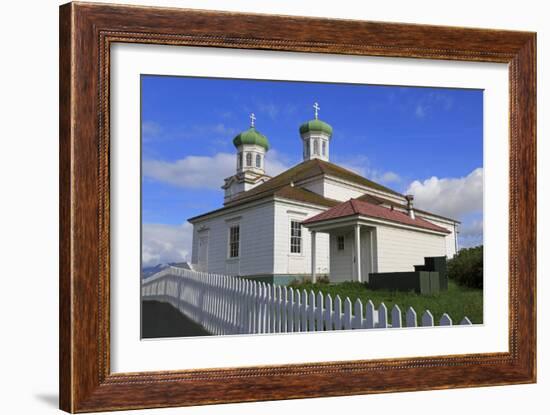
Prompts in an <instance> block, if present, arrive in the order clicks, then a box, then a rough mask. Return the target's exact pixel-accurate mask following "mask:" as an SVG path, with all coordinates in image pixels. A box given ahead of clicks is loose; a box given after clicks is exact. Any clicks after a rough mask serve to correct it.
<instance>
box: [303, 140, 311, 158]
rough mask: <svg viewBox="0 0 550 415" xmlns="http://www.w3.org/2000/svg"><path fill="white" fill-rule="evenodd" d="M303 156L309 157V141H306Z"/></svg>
mask: <svg viewBox="0 0 550 415" xmlns="http://www.w3.org/2000/svg"><path fill="white" fill-rule="evenodd" d="M304 156H305V158H309V156H310V154H309V141H306V148H305V154H304Z"/></svg>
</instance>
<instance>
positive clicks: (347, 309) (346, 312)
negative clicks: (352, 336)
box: [344, 297, 351, 330]
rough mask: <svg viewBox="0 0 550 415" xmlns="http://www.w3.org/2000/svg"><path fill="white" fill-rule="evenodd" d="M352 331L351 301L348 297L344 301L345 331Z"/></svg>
mask: <svg viewBox="0 0 550 415" xmlns="http://www.w3.org/2000/svg"><path fill="white" fill-rule="evenodd" d="M349 329H351V300H350V299H349V297H346V299H345V300H344V330H349Z"/></svg>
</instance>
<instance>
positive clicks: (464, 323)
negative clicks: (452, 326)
mask: <svg viewBox="0 0 550 415" xmlns="http://www.w3.org/2000/svg"><path fill="white" fill-rule="evenodd" d="M460 325H461V326H471V325H472V322H471V321H470V319H469V318H468V317H466V316H464V318H463V319H462V321H461V322H460Z"/></svg>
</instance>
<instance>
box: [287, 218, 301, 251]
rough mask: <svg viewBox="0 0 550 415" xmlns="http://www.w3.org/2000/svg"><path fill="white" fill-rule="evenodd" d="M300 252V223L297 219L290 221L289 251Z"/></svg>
mask: <svg viewBox="0 0 550 415" xmlns="http://www.w3.org/2000/svg"><path fill="white" fill-rule="evenodd" d="M301 252H302V224H301V223H300V222H298V221H297V220H292V221H290V253H292V254H299V253H301Z"/></svg>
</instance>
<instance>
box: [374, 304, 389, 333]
mask: <svg viewBox="0 0 550 415" xmlns="http://www.w3.org/2000/svg"><path fill="white" fill-rule="evenodd" d="M376 327H377V328H380V329H385V328H387V327H388V308H387V307H386V304H384V303H380V306H379V307H378V324H377V325H376Z"/></svg>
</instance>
